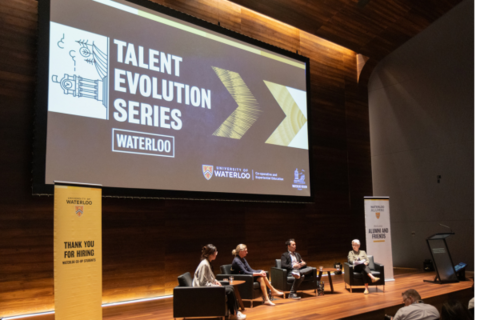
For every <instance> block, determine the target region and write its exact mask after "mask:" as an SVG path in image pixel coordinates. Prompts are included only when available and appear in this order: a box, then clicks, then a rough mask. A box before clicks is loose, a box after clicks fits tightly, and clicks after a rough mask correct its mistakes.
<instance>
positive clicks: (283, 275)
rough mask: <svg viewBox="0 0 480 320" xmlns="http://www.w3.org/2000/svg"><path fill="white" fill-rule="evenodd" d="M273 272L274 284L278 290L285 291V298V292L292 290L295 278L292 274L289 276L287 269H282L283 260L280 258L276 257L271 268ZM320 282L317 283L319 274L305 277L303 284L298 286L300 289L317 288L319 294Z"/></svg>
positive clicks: (316, 292)
mask: <svg viewBox="0 0 480 320" xmlns="http://www.w3.org/2000/svg"><path fill="white" fill-rule="evenodd" d="M270 270H271V273H272V286H273V287H274V288H276V289H278V290H282V291H283V292H284V294H283V297H284V298H285V292H290V289H291V288H292V284H293V280H295V279H294V278H293V277H292V276H290V277H287V274H288V272H287V269H282V261H281V260H280V259H275V267H272V268H271V269H270ZM317 289H318V283H317V274H316V273H315V274H313V275H311V276H307V277H305V279H304V280H303V282H302V284H301V285H300V287H299V288H298V290H299V291H303V290H315V294H318V291H317Z"/></svg>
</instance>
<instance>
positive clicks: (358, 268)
mask: <svg viewBox="0 0 480 320" xmlns="http://www.w3.org/2000/svg"><path fill="white" fill-rule="evenodd" d="M352 248H353V250H352V251H350V252H349V253H348V263H350V264H353V265H354V266H355V267H354V269H353V270H354V271H355V272H361V273H362V276H363V283H365V292H364V293H365V294H368V293H369V292H368V278H367V277H370V278H371V279H372V282H377V281H378V280H380V278H377V277H374V276H373V274H372V272H371V271H370V268H369V267H368V265H369V264H370V261H369V260H368V257H367V254H366V253H365V251H363V250H359V249H360V240H357V239H355V240H352ZM360 262H361V263H360Z"/></svg>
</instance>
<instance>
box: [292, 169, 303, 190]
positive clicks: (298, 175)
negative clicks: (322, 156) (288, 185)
mask: <svg viewBox="0 0 480 320" xmlns="http://www.w3.org/2000/svg"><path fill="white" fill-rule="evenodd" d="M293 174H294V179H293V185H292V188H295V189H297V190H302V189H306V188H307V186H306V184H307V183H306V182H305V170H303V169H302V171H298V168H296V169H295V171H294V172H293Z"/></svg>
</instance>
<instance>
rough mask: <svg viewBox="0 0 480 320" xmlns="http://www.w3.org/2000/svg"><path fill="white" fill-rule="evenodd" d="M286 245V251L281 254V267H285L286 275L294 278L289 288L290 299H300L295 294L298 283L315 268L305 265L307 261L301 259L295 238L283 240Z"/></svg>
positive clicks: (312, 272)
mask: <svg viewBox="0 0 480 320" xmlns="http://www.w3.org/2000/svg"><path fill="white" fill-rule="evenodd" d="M285 245H286V246H287V250H288V251H287V252H285V253H284V254H282V268H283V269H287V271H288V274H287V277H290V276H293V277H294V278H295V279H294V280H293V284H292V288H291V289H290V295H289V298H290V299H300V297H299V296H298V295H297V289H298V287H299V286H300V284H301V283H302V282H303V279H305V276H306V275H309V274H312V275H314V274H315V273H314V271H316V270H315V268H309V267H306V265H307V263H306V262H305V261H303V260H302V257H301V256H300V254H299V253H298V252H295V251H296V250H297V244H296V243H295V239H289V240H288V241H287V242H285Z"/></svg>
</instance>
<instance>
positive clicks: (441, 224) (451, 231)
mask: <svg viewBox="0 0 480 320" xmlns="http://www.w3.org/2000/svg"><path fill="white" fill-rule="evenodd" d="M438 224H439V225H441V226H442V227H445V228H448V229H450V232H451V233H453V230H452V228H450V227H449V226H446V225H444V224H441V223H438Z"/></svg>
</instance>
